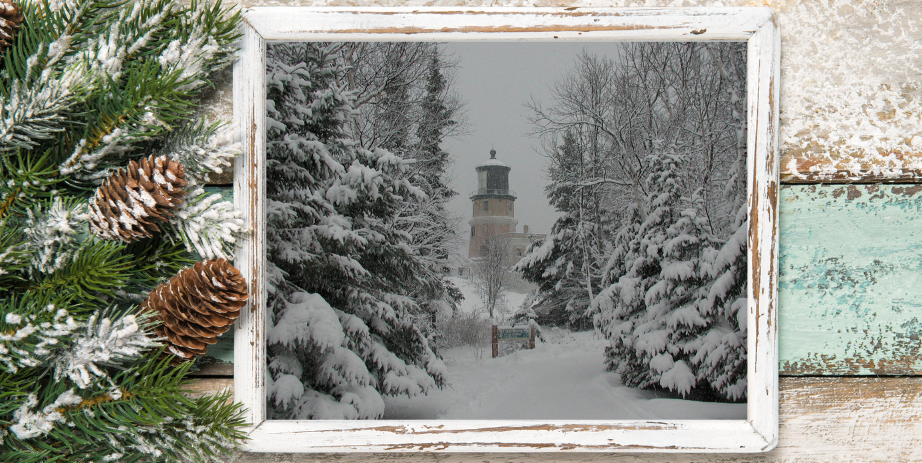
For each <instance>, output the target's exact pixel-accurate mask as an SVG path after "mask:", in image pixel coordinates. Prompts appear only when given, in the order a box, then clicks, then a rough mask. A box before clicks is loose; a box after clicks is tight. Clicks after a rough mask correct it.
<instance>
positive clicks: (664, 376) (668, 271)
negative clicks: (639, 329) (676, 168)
mask: <svg viewBox="0 0 922 463" xmlns="http://www.w3.org/2000/svg"><path fill="white" fill-rule="evenodd" d="M702 203H703V201H702V199H701V196H700V195H699V194H698V192H696V193H695V195H694V196H693V197H692V199H691V204H690V205H689V206H688V207H687V208H686V209H685V210H684V211H682V213H681V215H680V216H679V217H678V219H677V221H676V222H675V223H674V224H673V225H672V226H670V227H669V228H668V229H667V230H666V237H665V241H664V242H663V246H662V263H661V264H660V266H661V268H662V270H661V271H660V275H659V277H660V278H659V280H658V281H657V282H656V283H655V284H654V285H653V286H651V287H650V289H649V290H648V291H647V293H646V295H645V296H644V302H645V303H646V304H647V313H646V318H647V320H648V321H647V322H646V325H647V326H648V327H649V329H651V330H652V331H655V330H663V331H665V332H666V333H668V336H667V337H666V343H665V345H664V346H662V349H660V350H659V351H658V353H657V354H656V355H654V356H653V358H652V359H651V360H650V367H651V368H653V370H654V371H655V372H657V373H659V385H660V386H662V387H664V388H667V389H669V390H672V391H677V392H679V393H681V394H682V395H686V394H688V393H689V392H691V391H692V389H696V388H698V389H700V388H701V387H699V385H698V381H697V376H696V374H695V372H694V367H695V366H696V364H695V362H694V361H693V357H694V356H695V355H696V354H697V353H698V352H699V349H700V347H701V337H702V336H703V335H704V334H705V333H706V332H707V330H708V329H709V328H710V327H711V326H712V325H713V322H714V317H713V316H712V315H713V314H712V313H710V311H709V310H707V308H706V306H705V304H704V299H705V297H706V296H707V292H708V288H710V286H711V280H710V275H709V273H708V269H709V265H708V257H709V256H710V255H711V254H712V251H713V248H712V243H711V239H710V238H711V236H710V230H709V229H708V223H707V220H705V218H704V217H702V214H701V211H702ZM706 384H707V383H703V385H706ZM704 388H706V386H704Z"/></svg>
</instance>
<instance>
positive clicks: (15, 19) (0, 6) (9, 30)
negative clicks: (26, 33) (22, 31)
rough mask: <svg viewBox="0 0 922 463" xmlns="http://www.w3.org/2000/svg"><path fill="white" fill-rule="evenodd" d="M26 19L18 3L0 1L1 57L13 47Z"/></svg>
mask: <svg viewBox="0 0 922 463" xmlns="http://www.w3.org/2000/svg"><path fill="white" fill-rule="evenodd" d="M24 19H25V18H24V17H23V16H22V10H20V9H19V5H18V4H17V3H16V2H11V1H6V0H0V55H2V54H3V53H4V52H5V51H6V49H7V48H9V47H10V46H12V45H13V40H14V39H15V38H16V34H17V33H18V31H19V26H20V24H22V21H23V20H24Z"/></svg>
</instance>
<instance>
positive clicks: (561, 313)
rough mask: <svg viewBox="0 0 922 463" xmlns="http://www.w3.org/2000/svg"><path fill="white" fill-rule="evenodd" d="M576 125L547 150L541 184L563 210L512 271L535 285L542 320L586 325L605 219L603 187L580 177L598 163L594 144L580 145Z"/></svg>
mask: <svg viewBox="0 0 922 463" xmlns="http://www.w3.org/2000/svg"><path fill="white" fill-rule="evenodd" d="M578 137H579V134H578V133H577V131H576V130H569V131H567V132H565V133H564V135H563V139H562V141H561V144H560V146H558V147H556V148H555V149H553V150H550V152H549V158H550V167H549V169H548V176H549V177H550V181H551V183H550V184H548V186H547V187H546V188H545V191H546V192H547V197H548V201H549V202H550V204H551V205H552V206H554V208H555V209H557V210H558V211H559V212H562V213H563V216H561V217H560V218H559V219H557V221H556V222H555V223H554V225H553V227H552V229H551V233H550V234H548V236H547V237H545V238H544V239H542V240H539V241H536V242H535V243H533V244H532V245H531V246H529V248H528V250H527V252H526V253H525V256H524V257H523V258H522V259H521V260H520V261H519V262H518V264H516V267H515V269H516V271H519V272H521V273H522V276H523V277H524V278H525V279H526V280H528V281H530V282H532V283H535V284H537V285H538V289H537V296H538V299H537V301H536V303H535V305H534V310H535V311H536V315H537V317H538V318H537V320H538V322H539V323H541V324H552V325H558V326H566V327H570V328H575V329H585V328H587V327H589V326H590V325H591V317H590V316H589V314H588V309H589V305H590V301H591V300H592V298H593V297H594V296H595V294H594V293H595V292H596V291H597V288H598V286H599V283H600V280H601V271H600V269H598V266H597V262H598V261H599V260H600V255H601V254H603V250H602V248H603V245H602V237H601V236H600V235H602V234H603V233H604V231H603V230H604V227H605V224H604V223H603V222H604V221H605V219H604V218H603V214H602V212H601V210H600V206H599V204H600V203H601V196H602V195H603V192H600V191H599V190H598V189H595V190H594V189H592V188H589V187H588V186H587V185H586V184H584V183H583V180H584V179H585V178H586V177H588V176H590V175H592V174H591V173H590V172H591V171H592V170H594V169H596V168H597V167H598V166H597V165H595V161H596V160H597V156H594V155H593V152H594V151H597V149H596V150H594V149H592V147H591V146H590V147H586V146H583V144H581V143H580V141H579V140H578Z"/></svg>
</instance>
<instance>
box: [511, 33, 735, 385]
mask: <svg viewBox="0 0 922 463" xmlns="http://www.w3.org/2000/svg"><path fill="white" fill-rule="evenodd" d="M745 84H746V63H745V47H744V46H741V45H739V44H691V43H683V44H678V43H674V44H665V43H637V44H630V45H626V46H624V47H623V48H622V49H621V50H620V51H619V56H618V58H616V59H608V58H603V57H598V56H594V55H589V54H586V53H584V54H582V55H580V56H578V57H577V59H576V61H575V63H574V67H573V69H571V71H570V73H569V75H568V76H567V77H566V78H565V79H563V80H562V81H560V82H558V84H557V85H556V86H555V88H554V91H553V97H554V99H553V106H550V107H547V108H545V107H543V106H541V104H540V103H538V102H535V103H534V104H532V110H533V112H534V116H533V118H532V120H533V122H534V124H535V126H536V127H537V131H538V133H539V134H540V135H542V136H544V137H545V154H546V156H547V157H548V159H549V160H550V166H549V176H550V179H551V183H550V184H549V185H548V186H547V192H548V197H549V199H550V200H551V202H552V204H553V205H554V206H555V207H556V208H557V209H558V210H559V211H561V212H562V213H563V216H562V217H561V218H560V219H558V221H557V223H555V225H554V229H553V230H552V233H551V234H550V235H549V236H548V237H546V238H545V239H544V240H543V241H542V242H540V243H536V244H535V245H534V246H532V247H531V248H530V249H529V251H528V255H526V256H525V257H524V258H523V259H522V261H521V262H520V263H519V266H518V267H519V269H520V270H522V271H523V274H524V276H525V277H526V278H527V279H529V280H531V281H533V282H535V283H537V284H539V285H540V287H539V294H538V298H537V304H536V305H535V308H536V314H538V315H539V316H540V314H541V313H542V310H543V311H545V312H546V313H550V312H551V311H555V312H556V313H558V314H562V315H563V316H561V315H558V316H557V319H558V320H564V321H565V322H568V323H571V324H573V325H574V326H576V323H577V322H578V321H579V319H580V317H591V319H592V321H593V324H594V326H595V328H596V329H597V330H598V331H599V332H601V334H602V335H603V336H604V337H605V338H606V339H608V341H609V345H608V346H607V348H606V352H605V357H606V364H607V367H608V369H610V370H612V371H615V372H617V373H619V375H620V377H621V381H622V382H623V383H624V384H626V385H628V386H632V387H641V388H653V389H657V388H662V389H667V390H671V391H675V392H678V393H680V394H682V395H685V396H687V395H693V396H695V397H705V398H708V399H719V400H731V401H732V400H739V399H744V398H745V384H746V379H745V377H746V369H745V358H746V342H745V339H746V331H745V323H742V324H741V323H739V319H738V317H739V313H741V311H740V309H741V307H744V306H745V297H746V296H745V293H746V285H745V277H746V269H745V265H746V252H745V251H746V247H745V242H743V244H742V247H740V241H739V236H742V235H741V234H743V235H745V227H746V222H745V218H746V215H745V204H746V201H745V199H746V198H745V194H746V188H745V176H744V175H742V173H743V171H742V170H741V169H744V166H745V165H746V164H745V162H746V150H745V146H746V144H745V137H746V127H745V121H744V120H743V117H742V115H743V114H745V111H744V108H745V99H744V98H742V97H741V96H740V95H745ZM740 214H742V215H740ZM740 301H742V302H740ZM564 302H565V303H564ZM742 312H745V311H742Z"/></svg>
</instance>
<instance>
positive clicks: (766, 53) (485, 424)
mask: <svg viewBox="0 0 922 463" xmlns="http://www.w3.org/2000/svg"><path fill="white" fill-rule="evenodd" d="M420 22H423V23H424V24H427V27H426V28H419V27H417V26H415V25H414V24H419V23H420ZM305 25H309V26H308V27H305ZM242 27H243V29H244V31H243V32H244V37H243V39H242V42H241V43H242V47H241V51H240V59H239V60H238V62H237V63H236V64H235V66H234V114H235V124H237V127H239V133H240V134H241V137H242V138H241V141H245V142H246V143H244V151H245V152H244V155H243V157H242V158H241V159H238V162H237V163H236V168H235V182H234V197H235V201H237V202H238V206H239V207H240V209H241V210H244V211H245V214H246V216H247V217H246V220H247V223H248V225H249V226H250V227H251V229H252V233H251V235H250V239H248V240H247V242H246V243H244V244H243V245H242V247H241V249H240V251H239V253H238V256H237V262H236V265H237V267H239V268H241V269H242V270H243V271H244V274H245V276H247V278H248V281H250V285H251V286H250V288H251V291H252V292H253V293H257V294H259V297H256V298H252V299H251V301H252V303H251V304H250V306H249V311H247V312H246V315H243V312H242V314H241V317H240V318H239V319H238V321H237V325H236V331H235V346H234V353H235V362H234V378H235V381H234V387H235V400H237V401H239V402H242V403H243V404H244V405H246V406H247V407H248V408H249V411H248V414H247V419H248V420H249V421H250V422H252V423H254V426H252V427H251V428H249V436H250V439H251V440H250V441H249V443H248V444H247V446H246V449H247V450H249V451H258V452H405V451H417V452H418V451H445V452H510V451H522V450H529V451H533V452H554V451H583V452H585V451H590V452H591V451H605V452H611V451H629V452H729V451H733V452H759V451H766V450H769V449H771V448H773V447H774V446H775V445H776V444H777V438H778V383H777V381H778V376H777V373H778V370H777V368H778V363H777V323H775V318H776V316H777V315H776V307H777V304H776V303H775V299H776V294H775V293H776V281H777V274H778V273H777V235H778V220H777V214H778V213H777V211H778V208H777V201H778V196H777V191H778V171H779V166H778V159H779V158H778V133H777V127H778V108H777V103H776V102H777V101H778V72H779V71H778V70H779V66H778V63H779V48H780V46H779V40H780V34H779V30H778V25H777V23H776V21H775V20H774V16H773V12H772V11H771V10H770V9H768V8H692V9H675V8H661V9H651V8H624V9H579V10H576V11H574V10H572V9H568V10H565V9H560V8H535V9H529V10H527V11H526V10H522V9H510V8H491V9H471V10H458V9H457V8H454V9H444V8H443V9H409V8H399V9H398V8H394V9H382V8H368V9H358V8H356V9H338V8H291V7H267V8H252V9H248V10H246V11H245V12H244V25H243V26H242ZM408 32H412V33H408ZM307 39H310V40H323V41H326V40H332V41H335V40H378V41H380V40H427V41H445V40H555V39H560V40H612V41H614V40H621V41H649V40H669V41H690V40H695V41H701V40H747V41H748V42H749V45H748V55H749V57H748V60H747V61H748V73H749V79H748V81H749V82H748V105H749V108H748V114H749V116H748V127H749V130H748V134H749V143H748V145H749V148H748V149H749V161H748V165H749V170H750V175H749V177H750V182H749V204H750V237H749V244H750V245H749V250H750V259H749V262H750V268H749V281H750V297H749V317H748V323H749V327H750V330H751V333H754V334H755V335H754V336H750V337H749V339H748V342H749V356H748V362H749V394H748V396H749V398H748V419H747V420H686V421H666V422H662V421H627V420H622V421H552V422H542V421H534V420H532V421H515V420H464V421H460V420H444V421H418V422H414V423H413V424H411V425H408V424H407V423H406V422H402V421H385V420H376V421H333V420H329V421H321V420H318V421H309V420H291V421H282V420H266V419H265V416H266V411H265V397H266V395H265V361H266V360H265V358H266V357H265V313H264V312H265V300H266V295H265V288H264V282H265V279H264V278H265V276H264V268H263V265H262V264H263V262H264V259H265V245H264V243H265V224H264V223H263V222H264V221H263V220H260V219H261V218H262V217H264V216H265V179H264V175H265V171H264V168H263V166H264V163H265V62H264V60H265V46H266V45H265V44H266V41H287V40H307Z"/></svg>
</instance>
